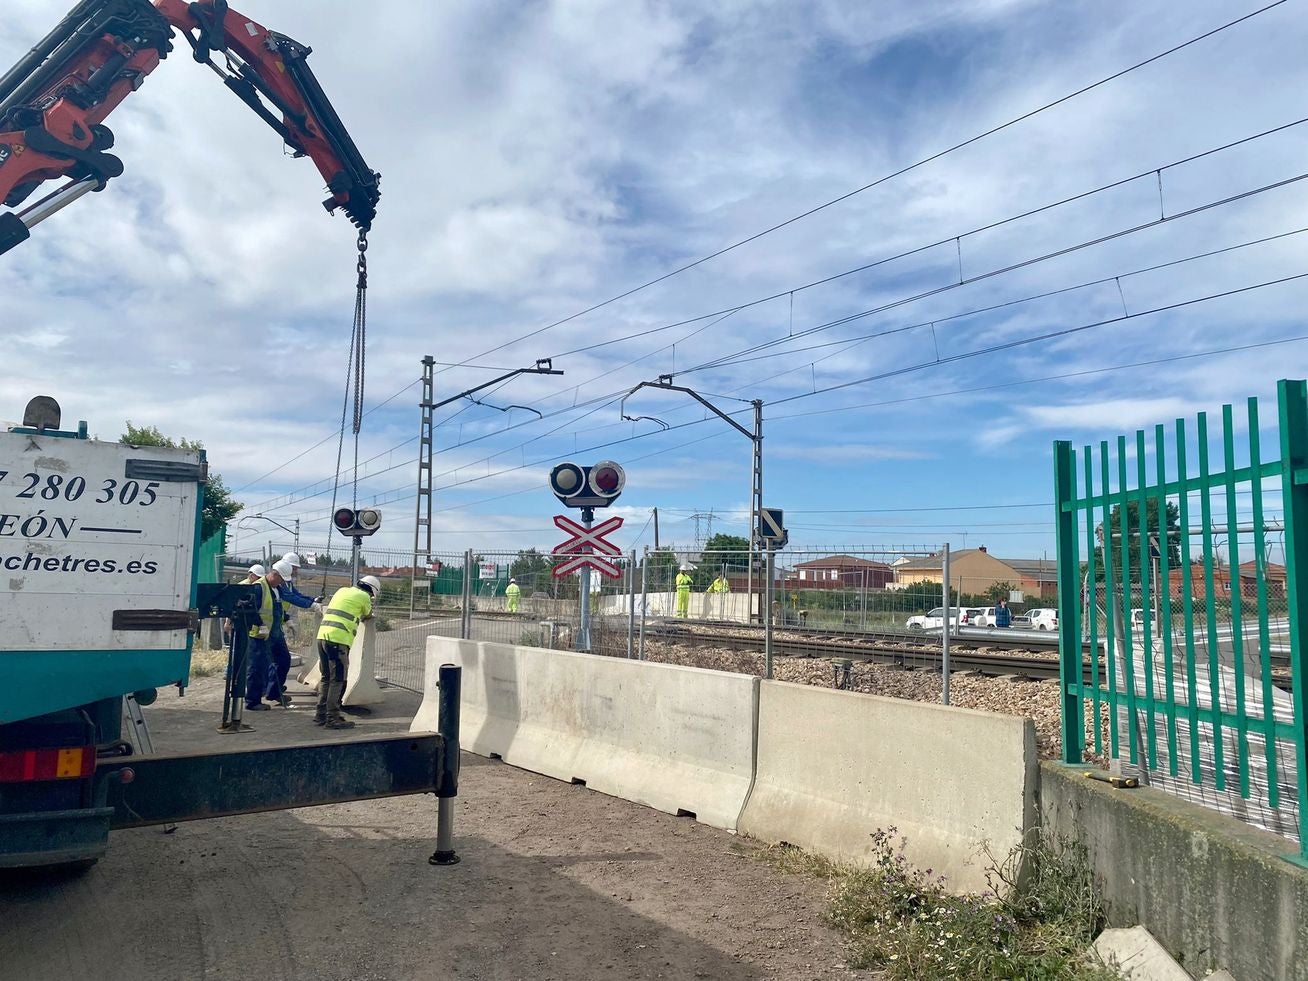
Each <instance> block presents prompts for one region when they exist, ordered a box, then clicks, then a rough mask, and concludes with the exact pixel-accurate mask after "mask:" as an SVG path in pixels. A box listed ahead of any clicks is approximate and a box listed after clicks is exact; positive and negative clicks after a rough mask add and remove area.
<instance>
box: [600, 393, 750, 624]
mask: <svg viewBox="0 0 1308 981" xmlns="http://www.w3.org/2000/svg"><path fill="white" fill-rule="evenodd" d="M642 388H657V389H660V390H661V391H665V392H681V393H682V394H683V395H689V396H690V397H691V398H693V399H694V400H695V401H696V402H698V403H699V404H700V405H702V406H704V408H706V409H708V410H709V411H710V412H712V413H713V414H714V415H715V416H717V417H718V418H719V419H721V420H722V421H723V422H725V423H726V424H727V425H728V426H730V427H731V428H732V429H734V430H736V431H737V432H739V433H740V434H741V435H742V436H744V437H745V438H746V439H748V440H750V441H751V442H752V443H753V445H754V463H753V467H752V472H751V477H750V515H749V524H750V529H749V587H748V588H749V592H748V595H749V600H748V602H749V604H750V605H751V606H752V605H753V602H754V566H755V562H756V556H757V555H758V552H759V551H760V547H761V542H760V539H759V534H758V526H759V523H760V522H761V521H762V513H763V401H762V399H753V400H751V401H750V402H749V404H750V405H751V406H753V407H754V431H753V432H750V431H749V430H748V429H746V428H745V427H744V426H742V425H741V424H740V423H738V422H736V420H735V419H733V418H731V416H730V415H728V414H727V413H725V412H723V411H722V410H721V409H719V408H718V407H717V406H716V405H714V404H713V403H712V402H710V401H709V400H708V399H706V398H704V396H702V395H700V394H699V392H697V391H695V390H694V389H693V388H687V387H686V386H685V385H674V384H672V376H671V375H659V379H658V381H652V382H650V381H644V382H641V383H640V384H639V385H637V386H636V387H635V388H633V389H632V390H631V391H629V392H628V393H627V394H626V395H624V396H622V401H621V402H620V403H619V404H618V412H619V414H620V415H621V416H622V418H623V419H624V420H626V421H628V422H635V421H637V418H646V417H634V416H629V415H627V414H626V411H625V408H626V404H627V399H629V398H631V396H633V395H635V394H636V393H637V392H638V391H640V390H641V389H642ZM737 401H741V402H743V401H745V400H744V399H738V400H737ZM654 527H655V547H656V548H657V547H658V531H657V529H658V522H657V518H656V519H655V526H654ZM769 612H770V611H762V610H760V611H759V613H760V616H761V617H766V616H767V615H768V613H769ZM750 615H751V616H752V615H753V614H752V611H751V614H750Z"/></svg>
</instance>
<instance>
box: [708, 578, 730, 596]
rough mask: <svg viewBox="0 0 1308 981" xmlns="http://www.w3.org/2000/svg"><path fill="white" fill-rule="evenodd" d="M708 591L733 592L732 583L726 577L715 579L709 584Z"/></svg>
mask: <svg viewBox="0 0 1308 981" xmlns="http://www.w3.org/2000/svg"><path fill="white" fill-rule="evenodd" d="M708 591H709V592H710V593H729V592H731V584H730V583H728V582H727V581H726V580H725V579H714V580H713V585H711V586H709V588H708Z"/></svg>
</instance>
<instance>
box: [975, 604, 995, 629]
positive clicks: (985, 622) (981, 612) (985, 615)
mask: <svg viewBox="0 0 1308 981" xmlns="http://www.w3.org/2000/svg"><path fill="white" fill-rule="evenodd" d="M994 625H995V608H994V607H993V606H983V607H980V608H979V609H978V610H977V612H976V616H974V617H972V626H974V627H993V626H994Z"/></svg>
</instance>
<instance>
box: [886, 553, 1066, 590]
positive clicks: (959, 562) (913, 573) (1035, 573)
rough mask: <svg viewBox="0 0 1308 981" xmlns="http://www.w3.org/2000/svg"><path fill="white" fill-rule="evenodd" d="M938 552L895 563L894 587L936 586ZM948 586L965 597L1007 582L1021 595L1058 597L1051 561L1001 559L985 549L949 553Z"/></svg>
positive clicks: (1054, 566)
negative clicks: (927, 584)
mask: <svg viewBox="0 0 1308 981" xmlns="http://www.w3.org/2000/svg"><path fill="white" fill-rule="evenodd" d="M941 564H942V558H941V555H940V554H939V553H936V554H934V555H928V556H925V557H923V558H918V559H909V560H907V561H905V562H900V561H899V560H896V563H895V569H894V572H895V578H896V584H897V585H898V586H899V587H900V588H903V587H905V586H909V585H912V584H913V583H917V582H933V583H939V582H940V581H941V580H942V578H943V575H944V573H943V571H942V569H941ZM949 583H950V586H951V588H953V589H956V590H958V591H959V592H961V593H965V594H972V595H975V594H978V593H984V592H986V591H987V590H989V589H990V588H991V587H992V586H997V585H999V584H1000V583H1009V584H1011V585H1012V586H1013V588H1015V589H1020V590H1021V591H1022V592H1023V593H1024V594H1025V595H1028V596H1039V597H1052V596H1056V595H1058V563H1057V562H1056V561H1054V560H1053V559H1001V558H998V557H996V556H994V555H991V554H990V552H989V551H987V549H986V547H985V546H984V545H982V546H981V547H980V548H961V549H958V550H957V551H954V550H952V549H951V550H950V553H949Z"/></svg>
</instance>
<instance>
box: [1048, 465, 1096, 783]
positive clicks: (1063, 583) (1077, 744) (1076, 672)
mask: <svg viewBox="0 0 1308 981" xmlns="http://www.w3.org/2000/svg"><path fill="white" fill-rule="evenodd" d="M1054 502H1055V504H1054V507H1055V517H1056V521H1057V523H1058V524H1057V553H1058V660H1059V669H1058V676H1059V684H1060V686H1061V687H1062V698H1063V762H1064V763H1071V764H1076V765H1079V764H1081V763H1083V762H1084V756H1085V699H1084V698H1083V692H1082V687H1083V685H1084V678H1085V669H1084V668H1083V667H1082V663H1081V595H1080V592H1079V590H1078V583H1077V580H1078V574H1079V572H1080V569H1079V568H1078V566H1079V563H1078V562H1077V561H1076V517H1077V512H1076V457H1075V455H1074V454H1073V453H1072V444H1071V443H1070V442H1067V441H1066V440H1059V441H1058V442H1056V443H1055V444H1054ZM1096 724H1098V723H1097V720H1096Z"/></svg>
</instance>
